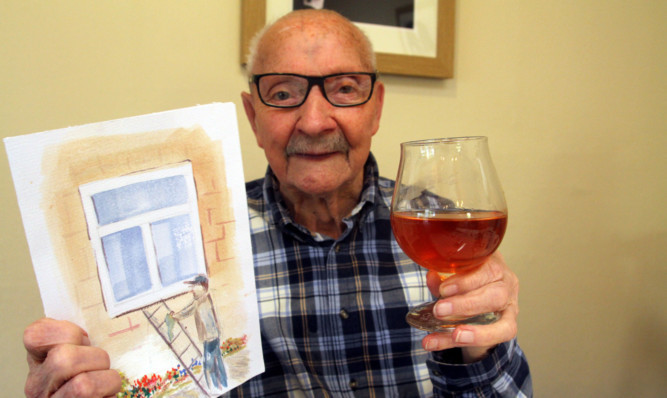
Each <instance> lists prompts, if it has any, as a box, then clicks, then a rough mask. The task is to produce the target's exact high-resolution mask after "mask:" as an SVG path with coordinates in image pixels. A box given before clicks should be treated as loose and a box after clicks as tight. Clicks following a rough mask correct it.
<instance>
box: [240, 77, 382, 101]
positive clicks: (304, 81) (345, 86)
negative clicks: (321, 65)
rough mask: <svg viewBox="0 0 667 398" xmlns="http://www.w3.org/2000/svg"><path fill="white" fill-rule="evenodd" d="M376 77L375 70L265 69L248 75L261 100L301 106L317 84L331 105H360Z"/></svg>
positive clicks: (369, 94) (368, 94)
mask: <svg viewBox="0 0 667 398" xmlns="http://www.w3.org/2000/svg"><path fill="white" fill-rule="evenodd" d="M376 80H377V73H375V72H346V73H334V74H332V75H326V76H305V75H298V74H295V73H265V74H261V75H254V76H253V77H252V82H253V83H254V84H255V86H256V87H257V93H258V94H259V99H260V100H261V101H262V103H264V105H267V106H272V107H276V108H296V107H299V106H301V105H302V104H303V103H304V102H306V99H307V98H308V94H309V93H310V89H311V88H312V87H313V86H318V87H319V88H320V91H321V92H322V95H324V98H326V99H327V101H329V103H331V105H333V106H338V107H349V106H358V105H362V104H365V103H366V102H368V101H369V100H370V99H371V96H372V95H373V87H374V86H375V81H376Z"/></svg>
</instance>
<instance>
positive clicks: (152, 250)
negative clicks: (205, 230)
mask: <svg viewBox="0 0 667 398" xmlns="http://www.w3.org/2000/svg"><path fill="white" fill-rule="evenodd" d="M79 192H80V194H81V199H82V202H83V208H84V213H85V215H86V221H87V223H88V231H89V235H90V241H91V244H92V246H93V250H94V252H95V258H96V261H97V268H98V273H99V277H100V283H101V285H102V292H103V295H104V303H105V305H106V308H107V311H108V313H109V315H110V316H111V317H114V316H117V315H120V314H123V313H125V312H128V311H133V310H137V309H139V308H142V307H145V306H147V305H150V304H153V303H154V302H156V301H159V300H162V299H166V298H170V297H173V296H175V295H177V294H181V293H184V292H186V291H187V290H188V286H187V285H185V284H184V283H183V281H186V280H189V279H192V277H193V276H195V275H197V274H204V273H206V266H205V262H204V253H203V245H202V238H201V230H200V226H199V212H198V210H197V193H196V189H195V184H194V179H193V176H192V166H191V164H190V163H189V162H186V163H183V164H179V165H176V166H173V167H167V168H160V169H155V170H150V171H144V172H139V173H133V174H130V175H126V176H122V177H117V178H110V179H105V180H99V181H95V182H91V183H88V184H85V185H82V186H80V187H79Z"/></svg>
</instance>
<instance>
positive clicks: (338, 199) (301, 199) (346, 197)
mask: <svg viewBox="0 0 667 398" xmlns="http://www.w3.org/2000/svg"><path fill="white" fill-rule="evenodd" d="M362 187H363V176H362V178H361V179H358V181H354V182H352V183H350V184H346V186H344V187H342V188H341V189H339V190H337V191H334V192H326V193H318V194H307V193H304V192H301V191H298V190H295V189H290V188H284V187H283V186H282V185H281V187H280V193H281V194H282V195H283V198H284V199H285V202H286V203H287V208H288V210H289V212H290V214H291V215H292V217H293V218H294V221H296V222H297V223H299V224H301V225H303V226H304V227H306V228H308V230H309V231H311V232H312V233H320V234H323V235H327V236H329V237H332V238H334V239H336V238H338V237H339V236H340V235H341V234H342V233H343V218H345V217H347V216H349V215H350V213H351V212H352V209H354V207H355V206H356V205H357V203H358V202H359V196H360V195H361V189H362Z"/></svg>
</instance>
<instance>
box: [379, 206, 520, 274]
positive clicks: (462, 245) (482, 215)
mask: <svg viewBox="0 0 667 398" xmlns="http://www.w3.org/2000/svg"><path fill="white" fill-rule="evenodd" d="M391 227H392V230H393V231H394V235H395V236H396V241H398V244H399V245H400V246H401V249H403V251H404V252H405V254H407V255H408V257H410V258H411V259H412V260H413V261H414V262H415V263H417V264H419V265H421V266H422V267H425V268H428V269H431V270H434V271H438V272H445V273H456V272H462V271H466V270H470V269H472V268H474V267H477V266H479V265H481V264H482V263H484V261H485V260H486V259H487V258H488V257H489V256H491V254H493V252H494V251H495V250H496V249H497V248H498V246H499V245H500V242H501V241H502V239H503V235H505V229H506V228H507V214H505V213H503V212H499V211H448V210H447V211H438V212H432V211H431V212H429V214H428V215H425V213H424V212H423V211H419V212H416V211H404V212H403V211H401V212H393V213H392V214H391Z"/></svg>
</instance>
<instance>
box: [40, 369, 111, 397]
mask: <svg viewBox="0 0 667 398" xmlns="http://www.w3.org/2000/svg"><path fill="white" fill-rule="evenodd" d="M121 383H122V381H121V378H120V375H119V374H118V372H116V371H115V370H100V371H93V372H86V373H80V374H78V375H76V376H75V377H73V378H72V379H70V380H68V381H67V382H66V383H65V384H64V385H63V386H62V387H61V388H60V389H59V390H58V392H57V393H56V394H54V395H53V397H54V398H60V397H63V398H65V397H67V398H69V397H113V396H115V395H116V393H118V392H119V391H120V389H121Z"/></svg>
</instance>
